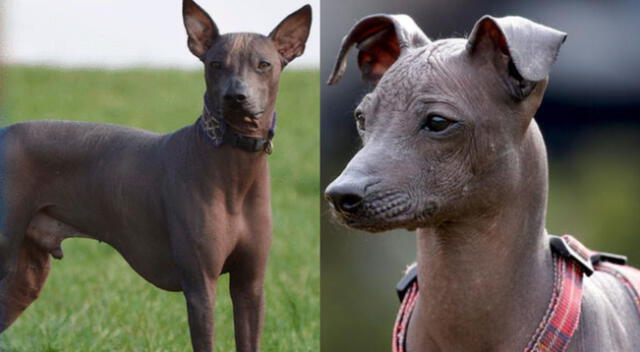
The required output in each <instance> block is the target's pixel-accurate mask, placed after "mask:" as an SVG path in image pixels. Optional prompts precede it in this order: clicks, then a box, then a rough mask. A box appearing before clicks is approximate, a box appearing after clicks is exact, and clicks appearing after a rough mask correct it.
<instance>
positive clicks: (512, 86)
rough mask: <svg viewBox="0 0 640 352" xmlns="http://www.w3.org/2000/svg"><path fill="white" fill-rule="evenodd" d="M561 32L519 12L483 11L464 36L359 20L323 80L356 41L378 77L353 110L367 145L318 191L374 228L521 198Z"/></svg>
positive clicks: (347, 218) (395, 18)
mask: <svg viewBox="0 0 640 352" xmlns="http://www.w3.org/2000/svg"><path fill="white" fill-rule="evenodd" d="M565 38H566V34H565V33H562V32H559V31H557V30H554V29H551V28H549V27H545V26H543V25H540V24H537V23H534V22H532V21H529V20H527V19H524V18H521V17H504V18H493V17H490V16H485V17H483V18H481V19H480V20H479V21H478V22H477V23H476V25H475V27H474V28H473V30H472V31H471V34H470V35H469V37H468V38H467V39H444V40H438V41H431V40H429V39H428V38H427V36H426V35H425V34H424V33H423V32H422V31H421V30H420V28H418V26H417V25H416V24H415V23H414V21H413V20H412V19H411V18H410V17H408V16H406V15H373V16H369V17H365V18H363V19H362V20H360V21H359V22H358V23H357V24H356V25H355V26H354V27H353V28H352V29H351V31H350V32H349V34H348V35H347V36H346V37H345V38H344V40H343V42H342V47H341V49H340V52H339V54H338V58H337V61H336V64H335V67H334V71H333V74H332V75H331V77H330V79H329V84H334V83H336V82H337V81H338V80H339V79H340V78H341V76H342V75H343V73H344V71H345V68H346V61H345V60H346V55H347V53H348V52H349V50H350V48H351V47H353V46H354V45H356V46H357V48H358V50H359V52H358V65H359V67H360V70H361V72H362V77H363V79H364V80H366V81H369V82H371V83H373V84H375V85H376V86H375V88H374V90H373V91H372V92H371V93H369V94H367V95H366V96H365V97H364V98H363V99H362V101H361V102H360V104H359V105H358V107H357V108H356V110H355V112H354V117H355V120H356V123H357V127H358V131H359V133H360V135H361V138H362V141H363V148H362V149H361V150H360V151H359V152H358V153H357V154H356V155H355V156H354V157H353V159H352V160H351V161H350V162H349V164H348V165H347V167H346V168H345V170H344V171H343V172H342V174H341V175H340V176H339V177H338V178H337V179H336V180H334V181H333V182H332V183H331V184H330V185H329V187H328V188H327V190H326V196H327V198H328V199H329V200H330V202H331V204H332V205H333V208H334V209H335V210H336V213H337V215H338V218H339V219H341V220H343V222H344V223H345V224H347V225H349V226H351V227H355V228H359V229H364V230H368V231H372V232H376V231H385V230H389V229H392V228H408V229H415V228H418V227H428V226H437V225H439V224H442V223H446V222H454V221H456V220H458V219H461V218H463V217H468V216H470V215H472V213H473V215H478V214H482V213H483V212H484V211H489V210H490V209H492V208H494V207H495V204H497V203H500V202H504V201H505V198H506V197H511V196H517V192H518V187H520V186H519V185H520V184H522V183H523V182H527V181H526V179H525V178H526V170H524V168H526V165H527V164H528V161H527V160H525V158H531V157H532V156H531V155H529V153H525V152H524V151H525V150H529V148H528V147H527V146H526V144H527V143H536V142H533V141H532V140H531V139H532V135H533V134H536V133H538V130H537V126H536V125H535V122H532V117H533V115H534V114H535V112H536V110H537V109H538V107H539V105H540V102H541V100H542V96H543V93H544V90H545V88H546V85H547V76H548V74H549V70H550V68H551V65H552V63H553V62H554V61H555V58H556V56H557V54H558V51H559V48H560V45H561V44H562V43H563V42H564V40H565ZM543 158H544V156H543ZM545 160H546V159H545ZM545 170H546V169H545Z"/></svg>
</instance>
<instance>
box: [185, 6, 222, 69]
mask: <svg viewBox="0 0 640 352" xmlns="http://www.w3.org/2000/svg"><path fill="white" fill-rule="evenodd" d="M182 18H183V20H184V27H185V28H186V29H187V35H188V36H189V39H188V40H187V45H188V46H189V50H191V52H192V53H193V55H195V56H197V57H198V58H199V59H200V60H202V61H204V55H205V54H206V53H207V50H209V48H210V47H211V44H212V43H213V41H214V39H215V38H216V37H217V36H219V35H220V32H219V31H218V27H216V24H215V22H213V20H212V19H211V17H209V15H208V14H207V13H206V12H205V11H204V10H203V9H202V8H201V7H200V6H198V4H196V3H195V2H193V1H192V0H183V1H182Z"/></svg>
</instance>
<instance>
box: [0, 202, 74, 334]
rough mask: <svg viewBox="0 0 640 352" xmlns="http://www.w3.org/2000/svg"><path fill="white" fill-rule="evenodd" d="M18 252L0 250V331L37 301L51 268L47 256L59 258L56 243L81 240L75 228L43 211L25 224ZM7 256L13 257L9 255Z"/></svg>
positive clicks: (59, 250) (61, 254) (59, 252)
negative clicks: (0, 274) (66, 239)
mask: <svg viewBox="0 0 640 352" xmlns="http://www.w3.org/2000/svg"><path fill="white" fill-rule="evenodd" d="M23 237H24V238H23V239H22V243H21V244H20V245H19V248H18V249H14V250H11V249H10V248H4V249H0V254H3V258H9V259H8V260H4V261H3V263H2V265H3V267H2V268H3V271H4V272H3V274H4V278H3V279H2V283H1V284H0V332H2V331H3V330H5V329H6V328H8V327H9V326H10V325H11V324H12V323H13V322H14V321H15V320H16V319H17V318H18V316H20V314H21V313H22V312H23V311H24V310H25V309H27V307H29V305H30V304H31V303H32V302H33V301H34V300H35V299H36V298H38V295H39V294H40V291H41V290H42V287H43V286H44V283H45V281H46V279H47V276H48V274H49V269H50V266H51V263H50V258H49V254H51V255H52V256H53V257H54V258H58V259H61V258H62V256H63V253H62V248H61V247H60V243H61V242H62V241H63V240H64V239H65V238H68V237H84V236H83V234H81V233H79V231H77V230H76V229H75V228H73V227H71V226H69V225H67V224H64V223H62V222H60V221H58V220H56V219H54V218H52V217H50V216H48V215H46V214H45V213H43V212H38V213H37V214H36V215H35V216H34V217H33V219H31V221H30V222H29V225H28V226H27V230H26V236H23ZM11 253H17V255H15V256H13V258H12V256H11Z"/></svg>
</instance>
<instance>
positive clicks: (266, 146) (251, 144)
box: [197, 95, 276, 154]
mask: <svg viewBox="0 0 640 352" xmlns="http://www.w3.org/2000/svg"><path fill="white" fill-rule="evenodd" d="M197 123H198V126H199V127H200V131H202V133H204V135H205V136H206V137H207V138H208V139H209V140H210V141H211V143H212V144H213V146H214V147H216V148H218V147H220V146H221V145H222V144H223V143H227V144H229V145H230V146H232V147H234V148H240V149H242V150H245V151H248V152H252V153H255V152H265V153H267V154H271V152H272V151H273V143H272V142H271V140H272V139H273V137H274V136H275V133H276V112H275V111H274V112H273V118H272V119H271V128H269V133H268V136H267V138H266V139H263V138H254V137H247V136H243V135H240V134H238V133H236V132H235V131H233V130H231V129H230V128H227V124H226V123H225V122H224V120H223V119H222V118H218V117H216V116H215V115H214V114H212V113H211V110H210V109H209V102H208V100H207V96H206V95H205V97H204V109H203V110H202V115H200V117H199V118H198V121H197Z"/></svg>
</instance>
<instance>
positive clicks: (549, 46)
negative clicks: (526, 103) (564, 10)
mask: <svg viewBox="0 0 640 352" xmlns="http://www.w3.org/2000/svg"><path fill="white" fill-rule="evenodd" d="M566 38H567V34H566V33H563V32H560V31H558V30H555V29H553V28H549V27H546V26H543V25H541V24H538V23H535V22H532V21H530V20H528V19H526V18H522V17H516V16H509V17H502V18H494V17H491V16H484V17H482V18H481V19H480V20H479V21H478V22H477V23H476V25H475V27H474V28H473V30H472V31H471V34H470V35H469V40H468V42H467V50H468V51H469V52H470V54H471V55H487V54H488V55H491V57H492V58H494V59H496V58H497V60H498V61H501V62H503V63H504V64H505V65H503V66H504V67H502V69H503V70H504V72H505V73H506V74H507V75H508V80H509V89H510V90H511V92H510V93H511V94H512V95H513V96H514V97H515V98H516V99H519V100H521V99H524V98H525V97H527V96H528V95H529V93H531V91H532V90H533V88H534V87H535V84H536V83H537V82H540V81H542V80H544V79H545V78H546V77H547V76H548V75H549V71H550V70H551V65H552V64H553V63H554V62H555V60H556V57H557V56H558V52H559V50H560V46H561V45H562V43H564V41H565V39H566ZM494 54H498V57H496V56H495V55H494Z"/></svg>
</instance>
